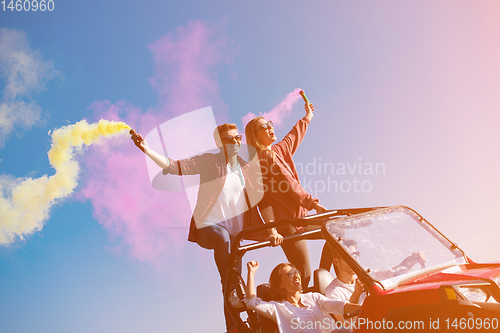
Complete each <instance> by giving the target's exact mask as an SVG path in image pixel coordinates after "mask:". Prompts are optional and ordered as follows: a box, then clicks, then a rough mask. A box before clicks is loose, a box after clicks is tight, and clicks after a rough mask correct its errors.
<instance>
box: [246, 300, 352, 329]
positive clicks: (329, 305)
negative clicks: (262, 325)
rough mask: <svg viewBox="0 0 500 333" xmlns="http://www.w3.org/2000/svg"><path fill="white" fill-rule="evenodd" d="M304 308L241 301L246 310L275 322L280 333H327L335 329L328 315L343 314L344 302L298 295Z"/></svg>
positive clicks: (258, 301)
mask: <svg viewBox="0 0 500 333" xmlns="http://www.w3.org/2000/svg"><path fill="white" fill-rule="evenodd" d="M300 301H301V302H302V304H304V305H305V308H299V307H296V306H294V305H292V304H290V303H289V302H287V301H283V302H275V301H270V302H264V301H262V299H260V298H259V297H254V298H252V299H251V300H248V299H246V298H245V299H243V302H245V304H246V305H247V306H248V308H250V309H252V310H254V311H256V312H258V313H259V314H261V315H263V316H266V317H267V318H270V319H272V320H274V321H275V322H276V324H277V325H278V329H279V331H280V333H329V332H331V331H332V330H333V329H334V328H335V324H334V320H333V319H332V317H331V316H330V315H329V313H334V314H339V315H342V314H344V302H339V301H333V300H330V299H328V298H326V297H325V296H323V295H321V294H320V293H306V294H301V295H300Z"/></svg>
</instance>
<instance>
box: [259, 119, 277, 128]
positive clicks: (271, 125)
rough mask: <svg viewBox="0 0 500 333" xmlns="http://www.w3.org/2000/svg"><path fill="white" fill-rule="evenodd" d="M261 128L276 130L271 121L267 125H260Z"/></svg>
mask: <svg viewBox="0 0 500 333" xmlns="http://www.w3.org/2000/svg"><path fill="white" fill-rule="evenodd" d="M260 127H262V128H263V129H268V128H274V126H273V122H272V121H270V120H269V121H268V122H267V123H263V124H262V125H260Z"/></svg>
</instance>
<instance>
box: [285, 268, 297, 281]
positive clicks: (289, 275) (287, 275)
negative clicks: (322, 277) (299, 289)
mask: <svg viewBox="0 0 500 333" xmlns="http://www.w3.org/2000/svg"><path fill="white" fill-rule="evenodd" d="M295 275H297V276H298V277H300V271H299V270H295V271H294V272H292V271H290V272H288V273H286V274H285V276H286V278H287V279H293V277H294V276H295Z"/></svg>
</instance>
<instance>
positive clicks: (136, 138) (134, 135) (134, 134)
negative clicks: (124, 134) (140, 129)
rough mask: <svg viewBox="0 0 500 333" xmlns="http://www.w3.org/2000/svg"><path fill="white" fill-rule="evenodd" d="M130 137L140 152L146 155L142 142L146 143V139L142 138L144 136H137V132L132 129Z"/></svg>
mask: <svg viewBox="0 0 500 333" xmlns="http://www.w3.org/2000/svg"><path fill="white" fill-rule="evenodd" d="M129 133H130V135H132V138H131V139H132V141H134V144H135V145H136V146H137V148H139V149H140V150H142V152H143V153H144V152H145V151H144V148H143V147H142V146H141V142H142V141H144V138H143V137H142V135H140V134H137V132H136V131H135V130H134V129H133V128H131V129H130V131H129Z"/></svg>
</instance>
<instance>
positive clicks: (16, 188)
mask: <svg viewBox="0 0 500 333" xmlns="http://www.w3.org/2000/svg"><path fill="white" fill-rule="evenodd" d="M127 129H130V127H129V126H128V125H127V124H125V123H123V122H113V121H107V120H103V119H101V120H100V121H99V122H98V123H93V124H88V123H87V122H86V121H85V120H82V121H79V122H78V123H76V124H73V125H68V126H64V127H61V128H59V129H56V130H55V131H53V132H52V135H51V136H52V147H51V149H50V151H49V152H48V156H49V162H50V165H52V167H53V168H54V169H55V170H56V173H55V174H54V175H52V176H47V175H43V176H42V177H40V178H37V179H32V178H24V179H17V180H12V179H9V178H8V177H2V178H0V245H8V244H10V243H12V242H14V241H15V240H16V238H17V237H19V238H20V239H23V238H24V236H26V235H31V234H33V233H34V232H36V231H38V230H41V229H42V227H43V224H44V222H45V221H46V220H47V219H48V218H49V210H50V207H51V206H52V205H53V204H54V203H55V201H56V200H58V199H62V198H64V197H67V196H69V195H70V194H71V193H73V190H74V189H75V188H76V186H77V184H78V182H77V181H78V173H79V170H80V167H79V165H78V162H77V161H76V160H75V159H74V151H75V150H79V149H81V148H82V147H83V145H84V144H85V145H86V146H89V145H91V144H93V143H96V142H98V141H99V139H100V138H102V137H109V136H111V135H114V134H117V133H120V132H122V131H124V130H127ZM9 191H10V192H11V194H10V196H9V195H8V192H9Z"/></svg>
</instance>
